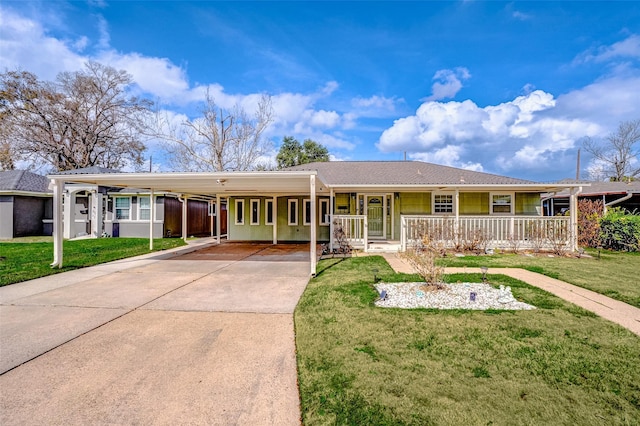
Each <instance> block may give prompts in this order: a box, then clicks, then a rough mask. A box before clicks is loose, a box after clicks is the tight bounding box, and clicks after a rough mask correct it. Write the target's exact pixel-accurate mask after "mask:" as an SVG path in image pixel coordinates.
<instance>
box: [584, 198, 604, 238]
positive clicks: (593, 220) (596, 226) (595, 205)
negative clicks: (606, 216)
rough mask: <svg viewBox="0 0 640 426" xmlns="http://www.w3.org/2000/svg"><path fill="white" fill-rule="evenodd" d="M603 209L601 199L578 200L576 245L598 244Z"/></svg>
mask: <svg viewBox="0 0 640 426" xmlns="http://www.w3.org/2000/svg"><path fill="white" fill-rule="evenodd" d="M603 211H604V204H603V203H602V200H596V201H591V200H586V199H584V200H580V201H578V245H580V246H581V247H599V246H600V219H601V218H602V212H603Z"/></svg>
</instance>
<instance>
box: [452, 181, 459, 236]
mask: <svg viewBox="0 0 640 426" xmlns="http://www.w3.org/2000/svg"><path fill="white" fill-rule="evenodd" d="M454 198H455V200H454V204H455V205H454V209H455V211H456V215H455V223H454V225H453V226H454V229H455V233H456V235H454V238H456V240H457V239H458V236H459V233H460V189H459V188H456V195H455V196H454Z"/></svg>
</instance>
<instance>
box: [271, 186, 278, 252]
mask: <svg viewBox="0 0 640 426" xmlns="http://www.w3.org/2000/svg"><path fill="white" fill-rule="evenodd" d="M271 207H272V208H273V211H272V212H271V218H272V219H273V226H272V228H273V244H278V197H276V196H275V195H274V196H273V202H272V204H271Z"/></svg>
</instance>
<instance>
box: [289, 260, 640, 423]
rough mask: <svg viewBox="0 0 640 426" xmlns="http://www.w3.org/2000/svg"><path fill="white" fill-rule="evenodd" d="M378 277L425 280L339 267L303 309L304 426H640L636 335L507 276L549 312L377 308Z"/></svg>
mask: <svg viewBox="0 0 640 426" xmlns="http://www.w3.org/2000/svg"><path fill="white" fill-rule="evenodd" d="M373 269H377V270H378V272H377V275H378V276H379V277H382V279H383V281H385V282H397V281H405V280H411V281H416V280H417V276H414V275H404V274H395V273H393V271H392V270H391V268H390V267H389V266H388V264H387V263H386V262H385V261H384V259H383V258H381V257H377V256H372V257H366V258H350V259H344V260H340V259H328V260H324V261H321V262H320V264H319V265H318V274H317V276H316V278H314V279H313V280H311V281H310V283H309V285H308V286H307V288H306V290H305V292H304V294H303V296H302V299H301V300H300V303H299V304H298V307H297V309H296V312H295V330H296V345H297V356H298V372H299V376H298V377H299V385H300V396H301V404H302V411H303V421H304V424H305V425H307V426H310V425H326V424H336V425H361V424H366V425H439V424H446V425H449V424H469V425H476V424H483V425H484V424H509V425H518V424H554V425H555V424H570V425H576V424H579V425H601V424H610V425H616V424H620V425H622V424H628V425H631V424H639V422H640V420H639V419H640V369H639V368H638V362H639V361H640V339H639V338H638V336H636V335H634V334H632V333H631V332H630V331H628V330H626V329H624V328H622V327H620V326H617V325H615V324H613V323H610V322H608V321H605V320H603V319H601V318H599V317H597V316H595V315H594V314H592V313H590V312H588V311H586V310H584V309H581V308H579V307H576V306H575V305H572V304H569V303H567V302H564V301H563V300H561V299H559V298H557V297H555V296H553V295H551V294H549V293H547V292H545V291H543V290H540V289H537V288H535V287H531V286H529V285H527V284H525V283H523V282H520V281H517V280H514V279H512V278H509V277H506V276H503V275H492V276H490V279H491V283H492V284H494V285H499V284H504V285H509V286H511V288H512V290H513V293H514V296H515V297H516V298H517V299H519V300H521V301H524V302H527V303H530V304H533V305H535V306H537V307H538V309H536V310H533V311H498V310H492V311H484V312H482V311H464V310H449V311H439V310H435V309H419V310H403V309H384V308H376V307H374V305H373V302H374V300H375V298H376V296H377V293H376V292H375V290H374V289H373V286H372V283H373V271H372V270H373ZM479 279H480V275H478V274H475V275H474V274H468V275H464V274H460V275H455V276H449V277H448V281H449V282H456V281H469V280H471V281H477V280H479Z"/></svg>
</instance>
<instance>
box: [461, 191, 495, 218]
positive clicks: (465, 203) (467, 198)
mask: <svg viewBox="0 0 640 426" xmlns="http://www.w3.org/2000/svg"><path fill="white" fill-rule="evenodd" d="M460 214H461V215H487V214H489V193H488V192H461V193H460Z"/></svg>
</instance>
